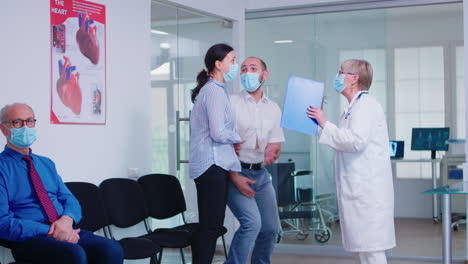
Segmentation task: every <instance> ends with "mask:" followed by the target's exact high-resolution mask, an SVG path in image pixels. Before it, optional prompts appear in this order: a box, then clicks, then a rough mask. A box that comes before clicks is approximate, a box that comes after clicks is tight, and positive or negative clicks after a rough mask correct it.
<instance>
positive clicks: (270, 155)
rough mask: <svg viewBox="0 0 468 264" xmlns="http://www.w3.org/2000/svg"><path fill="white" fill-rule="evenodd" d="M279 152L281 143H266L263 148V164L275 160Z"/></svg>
mask: <svg viewBox="0 0 468 264" xmlns="http://www.w3.org/2000/svg"><path fill="white" fill-rule="evenodd" d="M280 152H281V143H279V142H274V143H268V144H267V146H266V148H265V155H264V158H263V165H264V166H266V165H268V164H271V163H273V162H275V160H276V159H277V158H278V157H279V155H280Z"/></svg>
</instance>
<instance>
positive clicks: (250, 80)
mask: <svg viewBox="0 0 468 264" xmlns="http://www.w3.org/2000/svg"><path fill="white" fill-rule="evenodd" d="M259 78H260V75H259V74H258V73H252V72H247V73H244V74H242V75H241V83H242V86H244V89H245V90H246V91H247V92H253V91H255V90H257V89H258V87H260V86H261V85H262V82H260V81H259Z"/></svg>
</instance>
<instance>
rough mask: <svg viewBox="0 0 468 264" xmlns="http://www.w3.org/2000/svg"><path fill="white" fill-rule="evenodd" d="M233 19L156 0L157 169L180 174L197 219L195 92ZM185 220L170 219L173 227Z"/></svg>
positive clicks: (154, 98) (190, 213) (227, 35)
mask: <svg viewBox="0 0 468 264" xmlns="http://www.w3.org/2000/svg"><path fill="white" fill-rule="evenodd" d="M230 25H231V23H229V22H228V21H226V20H223V19H220V18H216V17H211V16H207V15H205V14H202V13H197V12H193V11H189V10H185V9H182V8H178V7H173V6H169V5H166V4H164V3H159V2H157V1H152V3H151V32H150V34H151V41H152V49H151V50H152V56H151V103H152V127H153V133H152V146H153V158H152V160H153V165H152V169H151V171H153V172H158V173H167V174H171V175H175V176H177V177H178V178H179V180H180V182H181V185H182V188H183V189H184V195H185V199H186V201H187V207H188V212H187V214H186V217H187V220H188V221H190V222H194V221H197V219H198V218H197V204H196V192H195V185H194V184H193V181H192V180H190V179H189V178H188V175H187V173H188V155H189V153H188V149H189V117H190V110H191V109H192V102H191V100H190V91H191V89H193V88H194V87H195V83H196V76H197V74H198V73H199V72H200V71H201V70H202V68H203V66H204V65H203V61H204V56H205V53H206V51H207V50H208V48H209V47H210V46H211V45H213V44H215V43H219V42H224V43H230V42H231V39H232V29H231V27H230ZM178 221H180V219H178V218H177V219H171V220H170V221H166V223H164V222H163V223H158V224H168V225H173V224H175V223H178Z"/></svg>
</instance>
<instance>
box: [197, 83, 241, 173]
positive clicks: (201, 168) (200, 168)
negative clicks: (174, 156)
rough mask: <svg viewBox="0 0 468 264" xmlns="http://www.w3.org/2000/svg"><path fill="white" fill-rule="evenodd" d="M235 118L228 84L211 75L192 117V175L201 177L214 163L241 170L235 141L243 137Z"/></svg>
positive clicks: (200, 94) (222, 166)
mask: <svg viewBox="0 0 468 264" xmlns="http://www.w3.org/2000/svg"><path fill="white" fill-rule="evenodd" d="M235 122H236V119H235V116H234V110H233V109H232V107H231V102H230V100H229V94H228V91H227V88H226V84H225V83H223V82H218V81H216V80H215V79H213V78H210V80H209V81H208V82H207V83H206V84H205V85H204V86H203V87H202V88H201V90H200V93H199V94H198V96H197V98H196V101H195V104H194V105H193V109H192V115H191V117H190V129H191V131H190V132H191V133H190V165H189V175H190V178H191V179H196V178H198V177H199V176H200V175H201V174H203V173H204V172H205V171H206V170H207V169H208V168H209V167H211V165H213V164H216V165H217V166H219V167H221V168H223V169H225V170H227V171H241V167H240V162H239V158H238V157H237V155H236V153H235V151H234V147H233V145H232V144H233V143H238V142H240V141H241V139H240V136H239V135H238V134H237V133H236V132H235Z"/></svg>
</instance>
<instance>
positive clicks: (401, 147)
mask: <svg viewBox="0 0 468 264" xmlns="http://www.w3.org/2000/svg"><path fill="white" fill-rule="evenodd" d="M389 143H390V157H391V158H392V159H401V158H403V155H404V153H405V142H404V141H397V140H390V142H389Z"/></svg>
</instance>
